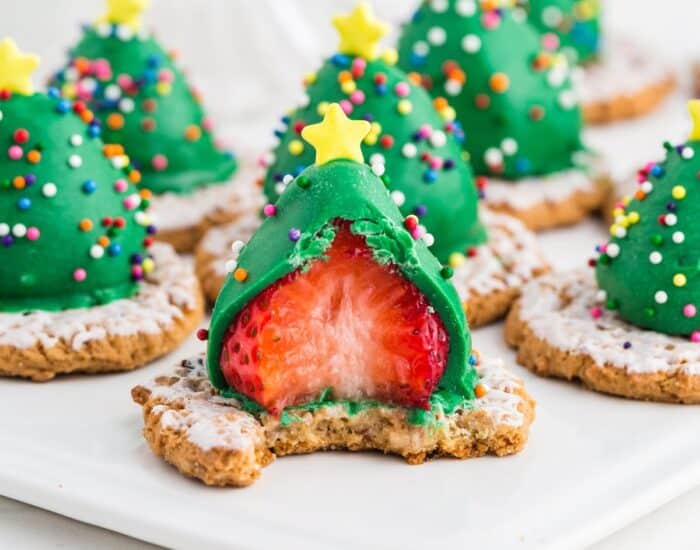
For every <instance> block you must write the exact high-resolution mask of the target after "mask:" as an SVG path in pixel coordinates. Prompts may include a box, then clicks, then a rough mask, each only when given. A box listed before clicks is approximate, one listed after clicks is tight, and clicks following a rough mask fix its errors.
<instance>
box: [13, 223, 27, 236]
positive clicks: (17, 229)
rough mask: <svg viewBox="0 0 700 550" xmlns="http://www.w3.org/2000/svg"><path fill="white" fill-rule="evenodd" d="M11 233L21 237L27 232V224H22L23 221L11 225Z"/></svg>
mask: <svg viewBox="0 0 700 550" xmlns="http://www.w3.org/2000/svg"><path fill="white" fill-rule="evenodd" d="M12 234H13V235H14V236H15V237H17V238H18V239H21V238H22V237H24V236H25V235H26V234H27V226H26V225H24V224H23V223H16V224H15V225H14V226H13V227H12Z"/></svg>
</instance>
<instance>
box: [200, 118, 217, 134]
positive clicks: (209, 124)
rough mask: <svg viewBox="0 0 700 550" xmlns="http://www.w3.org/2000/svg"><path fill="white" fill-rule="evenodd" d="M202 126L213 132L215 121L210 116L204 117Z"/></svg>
mask: <svg viewBox="0 0 700 550" xmlns="http://www.w3.org/2000/svg"><path fill="white" fill-rule="evenodd" d="M202 128H204V129H205V130H206V131H207V132H211V131H212V130H213V129H214V121H213V120H212V119H210V118H209V117H206V118H203V119H202Z"/></svg>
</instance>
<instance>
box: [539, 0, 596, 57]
mask: <svg viewBox="0 0 700 550" xmlns="http://www.w3.org/2000/svg"><path fill="white" fill-rule="evenodd" d="M529 19H530V22H531V23H532V24H533V25H534V26H535V27H537V28H538V29H539V30H540V32H542V33H554V34H556V36H557V37H558V38H559V43H560V47H561V51H562V53H563V54H564V55H566V57H567V59H568V60H569V62H570V63H571V64H580V63H587V62H589V61H593V60H595V59H596V58H597V57H598V55H599V53H600V42H601V41H600V31H601V28H600V27H601V21H600V20H601V9H600V1H599V0H529Z"/></svg>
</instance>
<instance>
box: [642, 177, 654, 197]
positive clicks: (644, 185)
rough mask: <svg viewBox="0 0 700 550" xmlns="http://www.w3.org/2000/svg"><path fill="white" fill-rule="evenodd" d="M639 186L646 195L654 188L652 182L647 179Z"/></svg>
mask: <svg viewBox="0 0 700 550" xmlns="http://www.w3.org/2000/svg"><path fill="white" fill-rule="evenodd" d="M639 188H640V189H641V190H642V191H644V192H645V193H646V194H647V195H648V194H649V193H651V192H652V191H653V190H654V184H653V183H651V182H650V181H649V180H646V181H645V182H643V183H642V184H641V185H640V186H639Z"/></svg>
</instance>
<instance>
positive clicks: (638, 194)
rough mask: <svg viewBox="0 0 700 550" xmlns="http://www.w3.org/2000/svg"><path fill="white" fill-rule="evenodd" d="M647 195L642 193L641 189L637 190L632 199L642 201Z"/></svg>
mask: <svg viewBox="0 0 700 550" xmlns="http://www.w3.org/2000/svg"><path fill="white" fill-rule="evenodd" d="M646 196H647V194H646V193H645V192H644V191H642V190H641V189H637V190H636V191H635V192H634V198H635V199H637V200H638V201H643V200H644V199H645V198H646Z"/></svg>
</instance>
